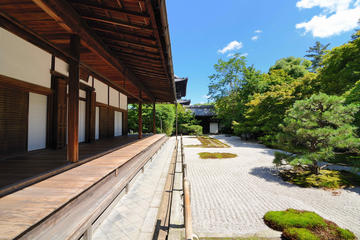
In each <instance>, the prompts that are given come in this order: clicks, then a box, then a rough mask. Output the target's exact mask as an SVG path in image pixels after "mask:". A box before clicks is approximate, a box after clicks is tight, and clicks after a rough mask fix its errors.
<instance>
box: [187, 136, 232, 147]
mask: <svg viewBox="0 0 360 240" xmlns="http://www.w3.org/2000/svg"><path fill="white" fill-rule="evenodd" d="M197 139H198V140H199V141H200V142H201V144H199V145H185V147H200V148H229V147H230V146H229V145H227V144H225V143H223V142H221V141H220V140H218V139H216V138H211V137H208V136H197Z"/></svg>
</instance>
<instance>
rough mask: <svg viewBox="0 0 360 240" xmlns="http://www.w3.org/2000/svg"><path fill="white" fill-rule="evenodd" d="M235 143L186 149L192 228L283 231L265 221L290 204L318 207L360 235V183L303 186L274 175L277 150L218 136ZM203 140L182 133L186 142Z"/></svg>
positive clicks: (213, 232)
mask: <svg viewBox="0 0 360 240" xmlns="http://www.w3.org/2000/svg"><path fill="white" fill-rule="evenodd" d="M216 138H218V139H220V140H222V141H223V142H225V143H227V144H229V145H230V146H232V147H231V148H217V149H214V148H186V147H185V162H186V163H187V165H188V167H187V169H188V178H189V179H190V181H191V189H192V194H191V201H192V202H191V207H192V215H193V229H194V232H195V233H197V234H198V235H199V236H201V237H205V236H212V237H220V236H221V237H234V236H252V235H255V234H256V235H257V236H268V237H276V236H279V233H278V232H273V231H271V230H270V229H269V228H268V227H267V226H266V225H265V224H264V223H263V220H262V217H263V216H264V214H265V213H266V212H267V211H270V210H285V209H287V208H296V209H304V210H309V211H315V212H316V213H318V214H320V215H321V216H322V217H324V218H326V219H329V220H331V221H334V222H336V223H337V224H338V225H340V226H341V227H345V228H348V229H350V230H351V231H353V232H354V233H355V234H356V235H357V236H358V237H360V188H353V189H346V190H339V192H340V195H338V196H334V195H333V193H332V191H325V190H322V189H311V188H300V187H297V186H294V185H291V184H288V183H286V182H284V181H282V180H281V179H280V178H279V177H278V176H277V175H275V174H274V168H273V164H272V160H273V154H274V150H272V149H269V148H266V147H265V146H263V145H260V144H255V143H249V142H244V141H241V140H240V138H238V137H225V136H216ZM189 144H200V142H199V141H198V140H197V139H195V138H192V137H184V145H189ZM199 152H229V153H235V154H237V155H238V156H237V157H236V158H233V159H200V158H199V156H198V153H199Z"/></svg>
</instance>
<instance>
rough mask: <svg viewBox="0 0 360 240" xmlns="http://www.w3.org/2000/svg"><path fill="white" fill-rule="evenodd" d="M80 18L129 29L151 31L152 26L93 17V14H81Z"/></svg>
mask: <svg viewBox="0 0 360 240" xmlns="http://www.w3.org/2000/svg"><path fill="white" fill-rule="evenodd" d="M81 18H83V19H85V20H90V21H95V22H102V23H107V24H113V25H116V26H120V27H125V28H131V29H136V30H144V31H148V32H152V28H151V27H149V26H146V25H138V24H136V25H135V24H131V23H128V22H125V21H121V20H118V19H112V18H107V17H102V18H98V17H93V16H81Z"/></svg>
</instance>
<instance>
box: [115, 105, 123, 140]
mask: <svg viewBox="0 0 360 240" xmlns="http://www.w3.org/2000/svg"><path fill="white" fill-rule="evenodd" d="M114 135H115V137H116V136H121V135H122V112H118V111H115V116H114Z"/></svg>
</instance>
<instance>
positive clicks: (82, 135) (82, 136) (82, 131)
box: [78, 100, 86, 143]
mask: <svg viewBox="0 0 360 240" xmlns="http://www.w3.org/2000/svg"><path fill="white" fill-rule="evenodd" d="M85 115H86V102H85V101H81V100H80V101H79V130H78V133H79V143H81V142H85V124H86V121H85Z"/></svg>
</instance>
